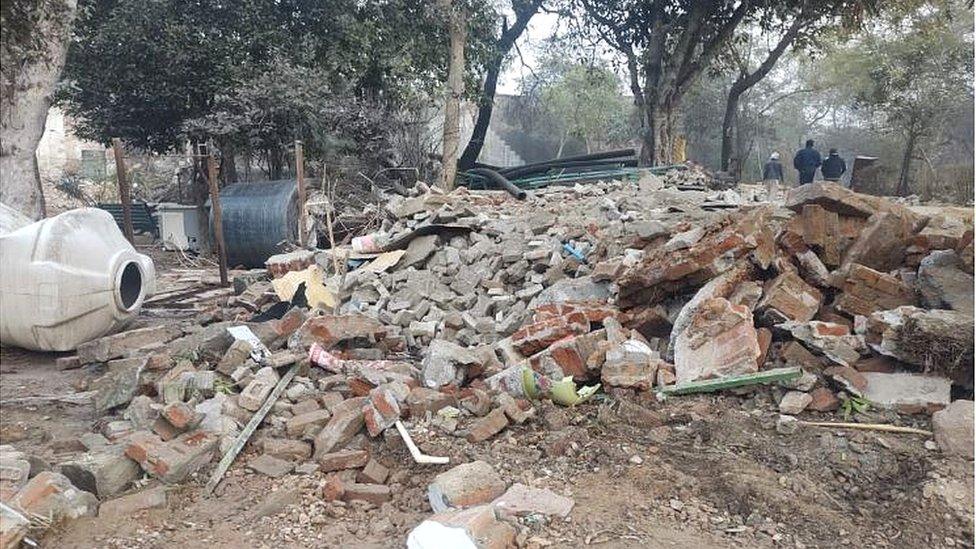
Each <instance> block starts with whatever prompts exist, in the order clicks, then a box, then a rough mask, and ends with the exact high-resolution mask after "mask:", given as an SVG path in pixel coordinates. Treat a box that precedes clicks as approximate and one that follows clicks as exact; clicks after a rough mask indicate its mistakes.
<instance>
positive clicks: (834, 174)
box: [820, 149, 847, 183]
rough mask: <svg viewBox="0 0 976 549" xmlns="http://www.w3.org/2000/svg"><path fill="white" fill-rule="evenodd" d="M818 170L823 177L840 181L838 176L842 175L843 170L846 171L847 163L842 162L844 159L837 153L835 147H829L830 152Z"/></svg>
mask: <svg viewBox="0 0 976 549" xmlns="http://www.w3.org/2000/svg"><path fill="white" fill-rule="evenodd" d="M820 171H821V172H822V173H823V177H824V179H826V180H827V181H833V182H835V183H836V182H838V181H840V176H842V175H844V172H846V171H847V164H846V163H845V162H844V159H843V158H841V157H840V155H839V154H837V149H830V154H829V155H827V159H826V160H824V162H823V166H821V168H820Z"/></svg>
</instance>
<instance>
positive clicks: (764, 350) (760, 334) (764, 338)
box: [756, 328, 773, 370]
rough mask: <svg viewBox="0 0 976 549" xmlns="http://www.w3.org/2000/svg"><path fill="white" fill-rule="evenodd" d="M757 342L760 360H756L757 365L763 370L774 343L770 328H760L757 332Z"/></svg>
mask: <svg viewBox="0 0 976 549" xmlns="http://www.w3.org/2000/svg"><path fill="white" fill-rule="evenodd" d="M756 340H757V341H758V342H759V358H757V359H756V364H757V365H758V366H759V369H760V370H762V367H763V365H764V364H766V357H767V356H769V347H770V345H772V343H773V332H771V331H770V330H769V328H759V329H758V330H756Z"/></svg>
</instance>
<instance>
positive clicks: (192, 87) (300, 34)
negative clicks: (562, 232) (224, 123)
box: [62, 0, 494, 151]
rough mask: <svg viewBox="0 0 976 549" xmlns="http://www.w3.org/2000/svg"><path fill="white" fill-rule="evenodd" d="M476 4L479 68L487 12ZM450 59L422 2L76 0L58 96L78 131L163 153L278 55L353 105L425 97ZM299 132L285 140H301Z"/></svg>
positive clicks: (270, 68)
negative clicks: (78, 3) (78, 8)
mask: <svg viewBox="0 0 976 549" xmlns="http://www.w3.org/2000/svg"><path fill="white" fill-rule="evenodd" d="M474 7H475V8H477V9H472V15H471V17H470V18H469V23H470V25H471V27H472V28H473V29H474V32H471V33H470V35H471V36H472V40H470V41H469V42H471V47H470V48H469V50H470V53H471V55H472V56H473V57H474V58H475V59H476V60H477V61H479V62H478V63H473V64H472V66H476V67H477V66H481V64H480V57H479V56H481V55H483V52H484V51H485V50H486V48H485V47H484V45H483V43H484V42H487V40H483V39H482V37H490V28H489V27H488V25H489V24H490V22H491V21H493V20H494V12H493V11H492V10H491V9H490V6H488V5H487V4H486V3H481V2H479V3H474ZM447 55H448V48H447V29H446V28H445V27H444V25H443V24H442V21H441V19H440V18H439V16H438V14H437V13H436V10H434V9H432V8H431V6H429V3H428V2H424V1H423V0H389V1H386V2H359V1H356V0H324V1H320V2H311V1H308V0H226V1H222V2H209V1H206V0H189V1H187V0H82V8H81V15H80V18H79V24H78V25H77V31H76V33H75V40H74V43H73V45H72V48H71V51H70V54H69V58H68V63H67V67H66V69H65V86H64V87H63V92H62V98H63V100H64V102H65V106H66V109H67V111H68V112H69V114H71V115H73V116H75V117H76V118H77V119H78V120H79V125H78V131H79V134H80V135H81V136H82V137H85V138H89V139H93V140H97V141H102V142H105V141H107V140H108V139H110V138H111V137H121V138H123V139H124V140H125V141H127V142H128V143H129V144H130V145H133V146H136V147H139V148H142V149H147V150H153V151H166V150H170V149H172V148H173V147H174V146H177V145H178V144H180V143H181V142H182V140H183V139H184V138H185V137H186V134H185V129H186V127H187V123H188V122H189V121H195V120H201V119H203V118H206V117H209V116H212V115H214V114H215V113H218V112H220V111H221V110H222V109H223V108H224V107H225V106H226V105H229V104H232V103H233V101H234V100H233V98H232V96H233V95H235V94H237V93H239V92H241V91H242V90H247V89H250V88H251V87H252V86H250V84H251V83H252V82H255V81H259V80H261V79H264V78H267V76H268V75H273V74H274V73H275V71H276V70H277V65H279V64H281V63H282V62H284V63H286V64H287V65H288V66H290V67H294V68H296V69H297V70H309V71H315V73H316V75H317V76H316V78H320V77H321V78H324V79H325V83H326V84H328V86H329V90H331V91H332V92H333V93H339V92H341V93H343V94H347V97H349V99H350V100H368V101H375V102H380V103H384V104H387V105H396V104H398V103H400V102H402V101H404V100H407V99H409V98H412V97H414V96H416V95H417V94H421V95H424V94H426V95H429V94H431V93H433V92H434V91H435V90H436V89H437V88H438V86H439V85H440V84H441V83H442V82H444V80H445V79H446V76H447ZM252 91H253V90H252ZM252 96H253V94H252ZM241 101H249V99H248V98H246V97H242V98H241ZM252 104H253V102H252ZM304 127H307V126H305V125H303V124H298V125H296V126H295V127H294V128H293V130H294V131H292V132H291V133H292V138H293V139H308V138H309V136H306V135H304V134H303V133H302V131H301V130H302V128H304ZM195 129H198V130H199V129H200V126H199V125H197V126H196V128H195Z"/></svg>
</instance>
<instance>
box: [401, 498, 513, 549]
mask: <svg viewBox="0 0 976 549" xmlns="http://www.w3.org/2000/svg"><path fill="white" fill-rule="evenodd" d="M427 522H433V523H437V524H441V525H443V526H446V527H448V528H455V529H460V530H462V531H463V532H464V534H465V535H466V536H467V538H468V540H467V544H466V546H468V547H478V548H479V549H505V548H506V547H514V546H515V528H513V527H512V526H511V525H509V524H508V523H507V522H505V521H502V520H498V517H497V516H496V514H495V510H494V508H493V507H492V506H491V505H479V506H477V507H471V508H469V509H450V510H447V511H444V512H442V513H437V514H435V515H433V516H431V517H430V518H428V519H427V520H425V521H424V522H423V523H421V525H420V526H418V527H417V528H415V529H414V530H412V531H411V532H410V534H409V536H408V537H407V543H408V545H410V546H417V547H426V546H428V545H430V546H432V547H436V546H437V543H438V542H439V541H441V540H440V539H439V538H438V537H436V536H435V535H433V534H431V533H429V532H437V530H427V531H426V532H425V530H424V529H423V528H424V523H427Z"/></svg>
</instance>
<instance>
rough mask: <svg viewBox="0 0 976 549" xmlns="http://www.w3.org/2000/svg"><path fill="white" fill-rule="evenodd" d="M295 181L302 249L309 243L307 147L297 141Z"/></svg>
mask: <svg viewBox="0 0 976 549" xmlns="http://www.w3.org/2000/svg"><path fill="white" fill-rule="evenodd" d="M295 180H296V181H297V182H298V243H299V244H301V246H302V247H304V246H305V244H307V243H308V228H307V227H306V226H305V202H306V200H307V198H308V197H307V194H306V190H305V147H304V145H303V144H302V142H301V141H295Z"/></svg>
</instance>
